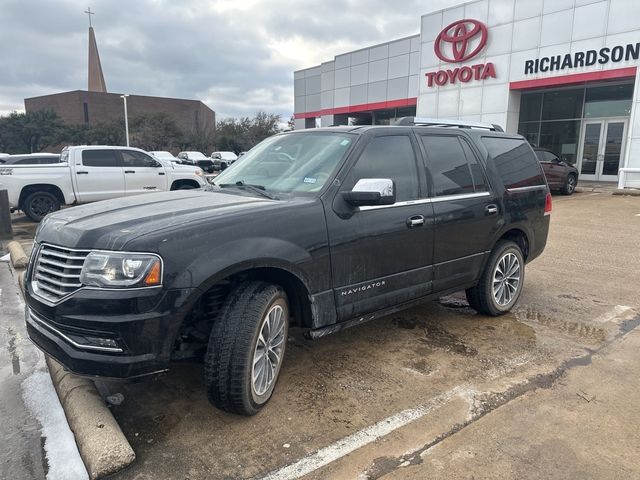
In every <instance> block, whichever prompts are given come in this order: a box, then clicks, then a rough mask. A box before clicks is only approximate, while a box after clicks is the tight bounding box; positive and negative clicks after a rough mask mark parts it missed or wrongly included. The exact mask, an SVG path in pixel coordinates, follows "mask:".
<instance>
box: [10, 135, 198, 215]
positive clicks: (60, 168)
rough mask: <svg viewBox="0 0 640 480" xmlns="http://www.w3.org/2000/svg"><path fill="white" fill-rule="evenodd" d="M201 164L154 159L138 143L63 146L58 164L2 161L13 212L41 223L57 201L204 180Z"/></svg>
mask: <svg viewBox="0 0 640 480" xmlns="http://www.w3.org/2000/svg"><path fill="white" fill-rule="evenodd" d="M206 183H207V181H206V179H205V178H204V174H203V172H202V169H200V168H198V167H192V166H187V165H176V164H172V163H171V162H166V161H163V160H158V159H155V158H153V157H152V156H150V155H149V154H148V153H146V152H144V151H143V150H140V149H137V148H129V147H110V146H83V147H67V148H65V149H64V150H63V151H62V153H61V156H60V163H55V164H51V165H12V166H6V167H3V166H0V190H5V189H6V190H7V191H8V193H9V204H10V207H11V211H14V210H17V209H19V210H22V211H23V212H24V213H25V214H26V215H27V216H28V217H29V218H31V219H32V220H33V221H35V222H39V221H40V220H42V218H44V216H45V215H46V214H48V213H50V212H54V211H56V210H58V209H60V206H61V205H72V204H79V203H88V202H95V201H98V200H106V199H109V198H115V197H124V196H129V195H139V194H141V193H150V192H160V191H165V190H182V189H187V188H200V187H202V186H204V185H206Z"/></svg>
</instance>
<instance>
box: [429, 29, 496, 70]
mask: <svg viewBox="0 0 640 480" xmlns="http://www.w3.org/2000/svg"><path fill="white" fill-rule="evenodd" d="M478 36H479V37H480V41H479V43H477V44H476V45H475V48H474V47H473V43H474V40H475V39H476V37H478ZM488 38H489V34H488V31H487V26H486V25H485V24H484V23H482V22H479V21H478V20H469V19H465V20H459V21H457V22H453V23H452V24H450V25H448V26H447V27H445V29H444V30H442V31H441V32H440V34H439V35H438V37H437V38H436V43H435V45H434V46H433V49H434V50H435V52H436V55H437V56H438V58H439V59H440V60H442V61H443V62H447V63H460V62H465V61H467V60H469V59H471V58H473V57H475V56H476V55H478V54H479V53H480V52H481V51H482V49H483V48H484V46H485V45H486V44H487V40H488ZM445 47H449V48H447V52H446V53H445V52H443V49H445ZM449 53H450V55H449Z"/></svg>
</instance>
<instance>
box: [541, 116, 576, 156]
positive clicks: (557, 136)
mask: <svg viewBox="0 0 640 480" xmlns="http://www.w3.org/2000/svg"><path fill="white" fill-rule="evenodd" d="M580 123H581V122H580V120H571V121H561V122H542V124H541V126H540V142H539V146H540V147H542V148H546V149H547V150H551V151H552V152H553V153H555V154H556V155H558V156H559V157H560V158H561V159H562V160H563V161H565V162H569V163H576V161H577V158H578V139H579V137H580Z"/></svg>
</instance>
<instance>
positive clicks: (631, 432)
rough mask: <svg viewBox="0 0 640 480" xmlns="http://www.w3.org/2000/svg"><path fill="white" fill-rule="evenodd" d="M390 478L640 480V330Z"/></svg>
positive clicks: (464, 431)
mask: <svg viewBox="0 0 640 480" xmlns="http://www.w3.org/2000/svg"><path fill="white" fill-rule="evenodd" d="M591 360H592V361H591V363H589V364H587V365H584V366H575V367H572V368H571V369H569V370H568V372H567V374H566V375H565V376H564V377H561V378H560V379H559V380H558V381H556V383H555V384H554V385H553V386H552V387H551V388H549V389H538V390H536V391H534V392H532V393H530V394H527V395H523V396H522V397H519V398H516V399H515V400H513V401H511V402H509V403H507V404H506V405H504V406H503V407H500V408H498V409H496V410H494V411H493V412H491V413H489V414H488V415H486V416H485V417H483V418H481V419H479V420H478V421H476V422H474V423H472V424H471V425H469V426H468V427H467V428H464V429H462V430H461V431H459V432H458V433H457V434H454V435H452V436H451V437H449V438H447V439H446V440H444V441H442V442H441V443H439V444H437V445H435V446H434V447H432V448H430V449H428V450H426V451H424V452H423V453H422V454H421V456H420V458H418V459H415V460H414V461H413V462H412V463H415V465H410V466H406V467H404V468H399V469H397V470H395V471H394V472H392V473H391V474H389V476H388V477H385V478H394V479H415V480H418V479H420V480H422V479H425V478H429V479H434V478H447V479H463V478H464V479H471V478H476V479H477V478H482V479H548V478H580V479H599V480H602V479H614V478H615V479H618V478H619V479H627V478H640V463H639V462H638V459H639V458H640V429H639V428H638V425H640V409H639V408H638V392H640V376H639V375H638V365H640V328H636V329H635V330H632V331H631V332H629V333H628V334H627V335H626V336H624V337H622V338H621V339H618V340H617V341H615V342H614V343H613V344H611V345H610V346H609V347H607V348H605V349H604V350H603V351H601V352H599V353H597V354H595V355H594V356H593V357H592V359H591Z"/></svg>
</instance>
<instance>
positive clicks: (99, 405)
mask: <svg viewBox="0 0 640 480" xmlns="http://www.w3.org/2000/svg"><path fill="white" fill-rule="evenodd" d="M47 366H48V367H49V373H50V374H51V379H52V380H53V385H54V387H55V389H56V391H57V392H58V398H59V399H60V403H61V404H62V408H63V409H64V412H65V414H66V416H67V421H68V422H69V427H71V431H73V433H74V435H75V438H76V443H77V445H78V450H79V451H80V456H81V457H82V460H83V461H84V464H85V467H86V468H87V472H88V473H89V478H91V479H92V480H93V479H99V478H103V477H105V476H107V475H111V474H113V473H115V472H117V471H119V470H122V469H123V468H125V467H127V466H129V465H130V464H131V463H132V462H133V461H134V460H135V459H136V454H135V453H134V451H133V449H132V448H131V445H129V442H128V441H127V439H126V437H125V436H124V434H123V433H122V430H120V426H119V425H118V423H117V422H116V421H115V419H114V418H113V415H111V412H110V411H109V409H108V408H107V407H106V405H105V403H104V401H103V400H102V398H101V397H100V394H99V393H98V391H97V389H96V387H95V384H94V383H93V382H92V381H90V380H87V379H85V378H81V377H78V376H76V375H73V374H72V373H69V372H67V371H65V370H64V368H63V367H62V366H61V365H60V364H59V363H58V362H56V361H55V360H53V359H52V358H51V357H47Z"/></svg>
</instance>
